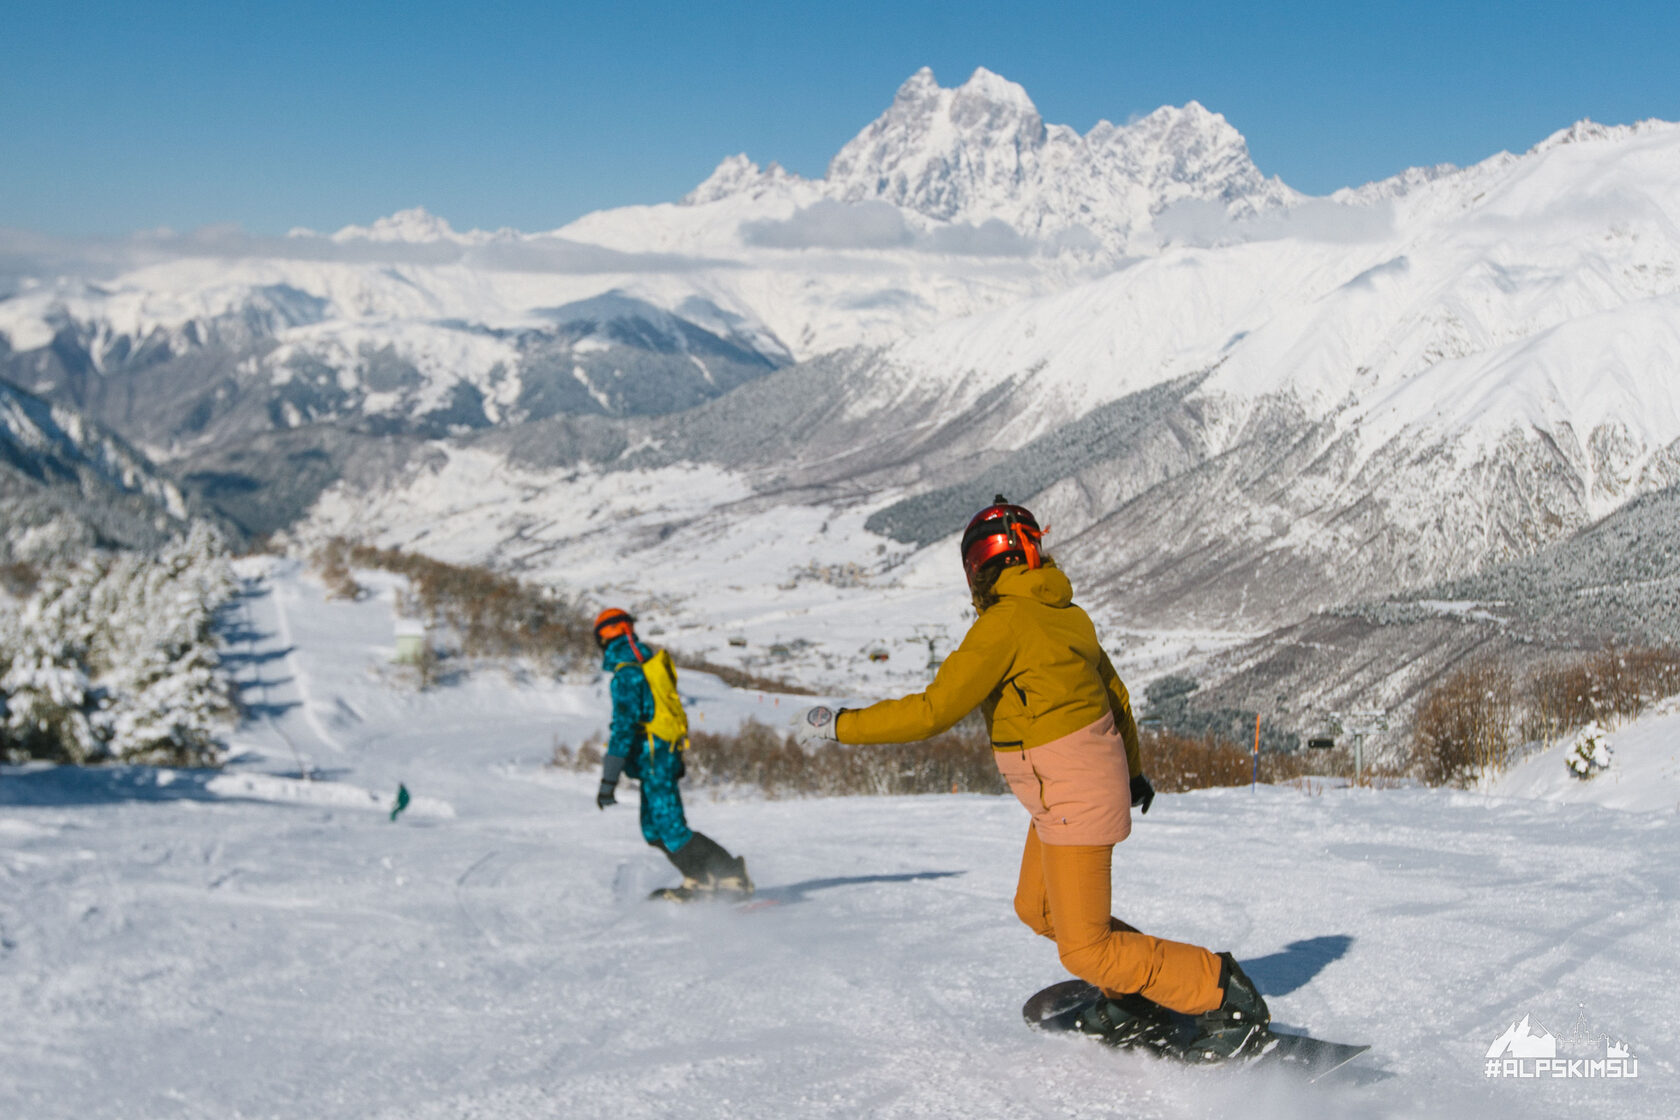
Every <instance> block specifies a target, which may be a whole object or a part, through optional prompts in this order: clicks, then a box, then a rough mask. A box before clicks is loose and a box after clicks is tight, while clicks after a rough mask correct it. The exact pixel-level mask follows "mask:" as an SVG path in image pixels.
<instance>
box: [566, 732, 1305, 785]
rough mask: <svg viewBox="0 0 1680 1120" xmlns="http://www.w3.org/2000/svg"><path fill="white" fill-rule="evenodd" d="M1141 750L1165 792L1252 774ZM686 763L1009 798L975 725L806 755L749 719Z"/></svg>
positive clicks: (1294, 772)
mask: <svg viewBox="0 0 1680 1120" xmlns="http://www.w3.org/2000/svg"><path fill="white" fill-rule="evenodd" d="M1143 753H1144V771H1145V772H1146V773H1147V774H1148V775H1149V777H1150V780H1151V781H1152V782H1153V783H1154V784H1155V788H1156V789H1157V790H1160V791H1161V792H1163V793H1173V792H1179V791H1182V790H1187V789H1204V788H1207V787H1209V786H1236V785H1247V784H1248V782H1249V778H1250V774H1251V772H1252V760H1251V757H1250V755H1249V753H1248V752H1247V751H1245V750H1243V749H1242V748H1241V747H1238V746H1236V745H1235V744H1232V743H1226V742H1221V741H1219V740H1216V739H1212V738H1207V739H1187V738H1184V737H1182V736H1175V735H1169V734H1160V733H1146V734H1145V736H1144V741H1143ZM1314 761H1315V760H1312V759H1309V758H1306V757H1304V756H1302V755H1289V754H1278V753H1275V752H1265V753H1262V754H1261V756H1260V778H1261V780H1262V781H1265V782H1286V781H1291V780H1293V779H1296V778H1299V777H1301V776H1303V775H1305V774H1307V773H1309V772H1310V770H1311V765H1312V763H1313V762H1314ZM600 763H601V752H600V749H599V747H598V746H596V745H595V744H593V743H584V744H583V745H581V746H580V747H578V748H577V750H575V751H574V750H572V749H570V748H568V747H565V746H562V745H556V747H555V751H554V759H553V762H552V765H555V766H559V767H561V768H563V769H569V770H582V771H588V770H593V769H595V768H597V767H598V766H599V765H600ZM684 763H685V765H686V766H687V769H688V776H687V781H688V782H689V783H690V784H691V785H698V786H729V785H741V786H750V787H753V788H756V789H760V790H763V791H764V793H765V794H766V795H768V796H770V797H841V796H848V795H872V796H891V795H898V794H918V793H986V794H1003V793H1008V792H1009V786H1008V783H1006V782H1005V781H1004V780H1003V776H1002V775H1001V774H999V773H998V769H997V764H996V763H995V762H994V761H993V760H992V744H991V740H990V738H989V737H988V736H987V734H986V730H985V727H984V725H983V724H981V723H980V722H979V721H978V720H971V721H966V722H965V723H964V724H959V725H958V726H957V727H956V728H954V729H952V730H951V731H949V732H947V733H946V734H944V735H939V736H936V737H935V738H932V739H925V740H923V741H921V742H918V743H893V744H856V745H842V744H839V743H822V744H819V745H817V746H816V747H813V748H809V749H807V748H804V747H801V746H800V745H799V744H798V743H797V742H795V741H794V739H793V737H792V736H790V735H786V734H783V733H782V732H781V731H779V730H777V729H776V728H772V727H767V726H765V725H764V724H762V723H758V722H756V721H748V722H747V723H745V724H743V725H742V726H741V727H740V728H739V729H738V730H736V731H734V732H730V733H725V734H719V733H714V732H707V731H699V732H694V733H693V734H692V736H691V745H690V747H689V749H688V751H686V752H685V754H684Z"/></svg>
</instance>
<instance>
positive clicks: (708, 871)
mask: <svg viewBox="0 0 1680 1120" xmlns="http://www.w3.org/2000/svg"><path fill="white" fill-rule="evenodd" d="M634 627H635V619H633V618H631V617H630V615H629V614H628V613H627V612H625V611H622V610H619V609H617V608H611V609H608V610H604V611H602V612H601V613H600V615H599V616H598V617H597V618H596V619H595V640H596V643H597V644H598V645H600V647H601V651H602V653H601V668H602V669H603V670H605V671H606V672H608V673H611V674H612V703H613V714H612V734H611V736H610V737H609V738H608V741H607V753H606V757H605V758H603V759H602V760H601V788H600V791H599V792H598V793H597V794H596V795H595V804H596V806H597V807H599V808H601V809H605V808H606V807H607V806H608V805H616V804H617V803H618V799H617V798H616V797H614V796H613V793H614V791H615V790H616V789H617V787H618V779H619V776H620V775H621V774H622V775H624V776H627V777H630V778H633V779H635V780H636V781H639V782H640V783H641V785H642V838H643V839H645V840H646V841H647V842H648V844H650V845H651V846H653V847H655V848H658V849H660V850H661V851H663V852H664V853H665V856H666V858H667V859H669V860H670V861H671V862H672V863H673V864H675V865H676V868H677V870H678V871H680V872H682V877H683V882H682V886H681V887H677V888H675V889H672V890H665V891H655V892H654V893H655V894H656V895H665V896H669V897H674V898H689V897H692V896H693V895H695V894H697V893H701V892H705V891H725V892H733V893H736V894H750V893H752V889H753V885H752V880H751V879H750V878H748V876H747V861H746V860H745V859H744V858H743V857H741V856H731V855H730V854H729V853H728V852H727V851H725V850H724V848H723V846H722V845H720V844H718V843H717V842H716V841H715V840H713V839H712V838H711V837H709V836H707V835H706V834H705V833H703V832H696V831H694V830H693V829H691V828H689V827H688V819H687V817H686V815H685V814H684V813H683V804H682V792H681V791H680V790H679V789H678V788H677V783H678V782H679V781H680V780H681V778H682V776H683V771H684V767H683V761H682V752H681V751H680V750H678V749H677V744H674V743H669V742H666V741H665V740H664V739H661V738H659V737H658V736H657V735H654V734H653V733H652V732H650V731H649V730H648V729H647V725H648V724H649V723H650V722H652V720H653V718H654V700H653V690H652V689H651V688H649V687H648V682H647V676H646V674H645V673H644V672H643V671H642V665H643V663H644V662H646V661H648V660H649V659H650V658H652V657H653V654H654V651H653V650H650V649H649V648H648V647H647V646H645V645H643V644H642V643H641V642H640V641H638V640H637V638H636V632H635V628H634Z"/></svg>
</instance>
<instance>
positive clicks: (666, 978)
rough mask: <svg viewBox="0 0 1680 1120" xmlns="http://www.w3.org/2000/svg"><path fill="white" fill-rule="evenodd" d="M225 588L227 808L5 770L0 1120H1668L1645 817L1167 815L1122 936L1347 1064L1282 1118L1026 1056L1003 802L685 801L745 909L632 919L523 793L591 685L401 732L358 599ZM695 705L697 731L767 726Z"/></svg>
mask: <svg viewBox="0 0 1680 1120" xmlns="http://www.w3.org/2000/svg"><path fill="white" fill-rule="evenodd" d="M246 574H247V575H249V576H251V577H252V578H253V579H254V581H255V582H254V584H253V587H252V591H253V594H252V595H250V596H249V597H248V598H247V599H246V600H245V608H244V609H245V610H246V611H247V612H248V613H246V614H245V616H244V617H243V619H241V625H240V626H238V627H237V628H236V629H235V630H234V631H233V637H234V639H235V641H234V644H233V646H232V647H231V649H230V654H231V655H232V656H233V658H234V659H235V660H234V663H235V666H236V668H237V669H238V671H239V673H240V674H241V676H242V678H243V679H244V680H245V681H246V682H247V686H246V691H245V699H246V701H247V703H248V704H249V705H251V707H252V711H253V719H252V721H251V722H249V723H247V724H246V725H245V726H244V727H242V728H241V729H240V730H239V732H238V733H237V735H236V736H235V741H234V745H235V748H236V750H235V757H234V759H233V761H232V762H231V764H230V765H229V767H228V769H227V771H226V773H225V774H223V775H221V776H216V777H212V776H209V775H205V774H197V773H191V772H170V771H162V772H159V773H157V774H155V775H154V774H152V773H151V772H149V771H143V770H105V771H85V772H77V771H70V770H53V769H42V768H7V769H4V770H0V1023H4V1024H5V1029H4V1030H3V1031H0V1069H3V1070H4V1071H5V1076H4V1077H0V1115H4V1116H7V1117H18V1118H22V1120H52V1118H57V1117H66V1118H69V1117H74V1118H76V1120H97V1118H103V1117H125V1118H135V1117H141V1118H147V1117H160V1118H161V1117H200V1116H202V1117H232V1116H265V1117H270V1116H272V1117H308V1118H329V1117H354V1118H357V1120H365V1118H383V1117H390V1118H397V1117H401V1118H404V1120H411V1118H423V1117H475V1118H490V1117H494V1118H511V1117H521V1118H530V1117H565V1118H568V1120H581V1118H588V1117H603V1118H606V1117H612V1118H619V1117H627V1118H631V1120H639V1118H643V1117H647V1118H652V1117H677V1118H700V1117H721V1116H730V1117H736V1116H741V1117H766V1118H769V1117H777V1118H779V1117H788V1116H801V1117H856V1116H872V1117H947V1116H949V1117H957V1116H1004V1115H1008V1116H1012V1117H1023V1118H1031V1117H1046V1118H1048V1117H1065V1116H1079V1117H1126V1118H1138V1117H1155V1116H1162V1117H1199V1116H1211V1115H1223V1114H1241V1115H1244V1116H1250V1117H1262V1118H1270V1117H1277V1118H1282V1117H1296V1116H1319V1115H1322V1116H1357V1117H1400V1116H1405V1117H1441V1116H1449V1117H1472V1116H1474V1117H1492V1116H1525V1117H1527V1116H1539V1117H1550V1116H1557V1117H1562V1116H1570V1117H1592V1116H1600V1117H1617V1118H1622V1117H1666V1116H1670V1115H1672V1113H1673V1098H1674V1094H1673V1085H1674V1078H1675V1075H1676V1068H1675V1062H1676V1054H1675V1050H1674V1032H1673V1028H1672V1021H1671V1020H1672V1009H1671V1007H1670V999H1669V995H1668V992H1667V987H1666V985H1664V984H1663V983H1661V978H1662V977H1664V976H1666V975H1669V974H1671V973H1672V968H1673V961H1674V956H1673V933H1674V930H1675V929H1676V923H1677V918H1680V903H1677V897H1680V844H1677V843H1676V840H1677V839H1680V837H1677V835H1676V832H1677V829H1680V819H1677V817H1676V814H1675V813H1674V811H1672V809H1669V808H1667V807H1664V808H1663V809H1662V811H1654V812H1646V813H1634V812H1623V811H1615V810H1611V809H1607V808H1603V807H1601V806H1597V805H1591V804H1581V803H1547V802H1541V801H1531V800H1517V799H1501V798H1492V797H1487V796H1483V795H1474V794H1454V793H1445V792H1439V791H1428V790H1394V791H1371V790H1359V791H1350V790H1347V789H1338V788H1329V787H1327V786H1323V785H1320V784H1317V783H1314V784H1312V785H1310V786H1309V787H1308V788H1304V789H1296V788H1277V789H1270V788H1268V789H1263V790H1260V791H1259V792H1258V793H1254V792H1251V791H1250V790H1248V789H1233V790H1221V791H1210V792H1203V793H1197V794H1191V795H1182V796H1163V797H1161V798H1159V799H1158V800H1157V802H1156V805H1155V808H1154V810H1153V811H1152V812H1151V813H1150V814H1149V816H1148V817H1145V818H1140V821H1139V825H1138V827H1137V829H1136V831H1135V832H1134V834H1133V836H1132V838H1131V839H1130V840H1128V841H1127V842H1126V843H1125V844H1124V845H1123V846H1122V847H1121V848H1120V849H1119V851H1118V853H1117V861H1116V873H1115V892H1116V904H1115V907H1116V911H1117V912H1118V913H1120V914H1122V915H1124V916H1125V917H1127V918H1128V919H1129V920H1131V921H1132V922H1134V923H1136V924H1138V925H1139V926H1141V927H1143V928H1145V929H1148V930H1152V931H1156V932H1158V933H1161V934H1164V935H1168V936H1173V937H1178V938H1184V939H1189V940H1193V941H1200V942H1205V943H1208V944H1210V945H1213V946H1215V947H1219V948H1230V949H1232V950H1234V951H1235V952H1236V953H1237V954H1238V956H1239V957H1241V958H1242V959H1243V960H1244V961H1245V962H1246V967H1247V968H1248V970H1249V971H1250V972H1251V974H1252V975H1253V976H1254V977H1255V978H1256V980H1257V981H1258V982H1259V983H1260V985H1261V987H1262V988H1263V989H1264V991H1265V992H1266V994H1267V996H1268V999H1269V1000H1270V1002H1271V1006H1272V1008H1273V1011H1274V1014H1275V1016H1276V1018H1277V1020H1278V1021H1279V1022H1280V1023H1281V1024H1284V1025H1287V1026H1293V1027H1297V1028H1302V1029H1308V1030H1311V1031H1314V1032H1316V1033H1319V1034H1321V1035H1323V1036H1325V1037H1330V1038H1337V1039H1347V1040H1358V1041H1370V1042H1372V1043H1374V1044H1375V1047H1374V1049H1373V1051H1372V1052H1371V1053H1370V1054H1369V1055H1367V1056H1366V1057H1364V1058H1362V1059H1360V1061H1359V1062H1358V1063H1356V1066H1355V1067H1354V1068H1353V1069H1351V1070H1350V1071H1349V1075H1348V1076H1347V1077H1345V1078H1343V1079H1341V1080H1340V1081H1339V1082H1338V1083H1336V1084H1333V1085H1320V1086H1317V1087H1312V1088H1307V1087H1303V1086H1301V1085H1298V1084H1292V1083H1290V1082H1287V1081H1283V1080H1269V1079H1266V1078H1261V1077H1256V1076H1246V1075H1244V1074H1242V1073H1240V1072H1233V1071H1222V1070H1187V1069H1181V1068H1176V1067H1166V1066H1160V1065H1157V1064H1154V1063H1152V1062H1151V1061H1149V1060H1147V1059H1143V1058H1137V1057H1130V1056H1123V1055H1117V1054H1114V1053H1111V1052H1108V1051H1105V1050H1102V1049H1101V1048H1099V1047H1096V1046H1092V1045H1088V1044H1083V1043H1081V1042H1077V1041H1070V1040H1068V1039H1065V1038H1051V1037H1043V1036H1036V1035H1033V1034H1031V1033H1029V1032H1028V1031H1027V1030H1026V1028H1025V1027H1024V1026H1023V1025H1022V1024H1021V1022H1020V1020H1019V1017H1018V1008H1019V1005H1020V1003H1021V1001H1022V1000H1023V999H1024V998H1025V997H1026V996H1027V995H1029V994H1030V993H1031V992H1032V991H1034V990H1035V989H1036V988H1038V987H1040V986H1042V985H1044V984H1046V983H1049V982H1051V981H1054V980H1056V979H1059V978H1060V977H1061V976H1062V975H1063V974H1062V972H1061V970H1060V969H1059V967H1058V965H1057V962H1056V959H1055V953H1054V950H1053V948H1052V947H1051V946H1050V945H1049V944H1048V943H1045V942H1042V941H1039V940H1037V939H1035V938H1033V937H1032V936H1031V935H1030V934H1028V933H1027V932H1026V930H1025V929H1024V928H1023V927H1021V926H1020V925H1019V923H1018V922H1017V921H1016V920H1015V918H1014V916H1013V914H1012V912H1011V909H1010V903H1009V899H1010V896H1011V893H1012V890H1013V884H1014V873H1015V867H1016V861H1017V859H1018V855H1019V845H1020V842H1021V839H1022V837H1023V835H1024V831H1025V828H1026V819H1025V815H1024V814H1023V813H1022V812H1021V810H1020V809H1019V807H1018V806H1017V805H1016V804H1015V803H1014V802H1013V801H1011V800H1008V799H1003V798H995V799H994V798H986V797H974V796H947V797H917V798H897V799H877V798H850V799H836V800H816V801H791V802H777V801H765V800H762V799H759V798H756V797H752V796H732V797H729V798H726V799H722V800H711V799H708V798H705V797H699V798H693V799H691V817H692V820H693V821H694V823H695V824H696V825H698V826H699V827H700V828H702V829H704V830H706V831H707V832H709V833H711V834H712V835H714V836H715V837H716V838H717V839H719V840H720V841H722V842H723V843H725V844H727V845H729V846H730V847H732V848H738V849H740V850H742V851H744V852H745V853H746V854H747V856H748V859H749V861H750V864H751V867H752V870H753V872H754V875H755V876H756V878H757V879H758V882H759V884H760V888H761V890H760V894H759V898H760V899H761V900H763V901H765V902H769V903H772V905H769V906H765V907H762V908H760V909H756V910H752V911H747V912H743V911H738V910H734V909H728V908H684V909H676V908H666V907H661V906H658V905H654V904H650V903H647V902H645V901H643V898H642V896H643V895H644V894H645V892H646V891H647V890H648V889H649V888H651V887H653V886H656V885H660V884H663V883H666V882H668V881H670V879H671V877H672V876H671V872H670V870H669V868H668V867H667V866H666V865H665V863H664V861H663V860H662V859H661V858H660V857H658V856H657V855H656V854H655V853H654V852H652V851H651V850H650V849H648V848H647V847H646V846H644V845H643V844H642V842H641V839H640V837H639V835H638V834H637V831H636V825H635V819H634V813H635V811H634V807H633V802H634V793H633V791H630V790H625V791H624V792H627V793H629V794H630V797H629V800H630V801H631V802H632V804H631V805H629V806H625V805H621V806H618V807H615V808H613V809H611V810H609V811H606V812H598V811H597V810H596V809H595V807H594V805H593V801H592V794H593V790H594V784H595V783H594V779H593V777H591V776H589V775H574V774H570V773H560V772H556V771H553V770H549V769H546V768H545V767H544V766H543V762H544V760H545V759H546V758H547V756H548V754H549V752H550V750H551V748H552V745H553V742H554V740H555V738H556V737H559V738H560V739H563V740H571V741H576V740H577V739H580V738H581V737H583V736H584V735H587V734H590V733H591V732H594V731H597V730H599V729H600V728H601V727H602V726H603V724H604V722H605V719H606V706H605V705H606V698H605V693H604V690H603V689H602V687H601V684H600V682H599V681H597V680H584V679H581V678H580V679H579V680H577V681H567V682H549V681H542V680H534V679H523V678H518V677H510V676H508V675H505V674H502V673H500V672H496V671H488V672H483V673H479V674H475V675H473V676H471V677H469V678H467V679H465V680H463V681H459V682H457V683H454V684H451V685H448V686H446V687H443V688H440V689H438V690H436V691H434V692H431V693H428V694H425V695H417V694H414V693H413V692H411V691H407V690H406V689H404V688H402V687H400V686H399V685H397V684H396V683H395V682H393V681H392V680H391V679H390V678H389V676H388V671H387V670H386V669H385V668H383V667H382V666H383V665H384V662H385V661H386V660H387V659H388V658H389V656H390V652H391V650H390V644H391V615H390V599H389V585H388V584H387V585H384V586H383V589H382V591H381V594H380V595H379V596H376V597H373V598H370V599H368V600H365V601H362V602H359V603H354V604H349V603H326V602H323V601H322V599H321V595H320V589H319V588H318V586H316V585H315V584H314V583H312V582H311V581H310V580H309V579H308V578H307V577H305V576H303V575H301V574H299V572H298V571H297V570H296V569H295V568H292V567H287V566H285V565H281V566H279V567H277V568H274V569H271V570H269V571H268V572H267V573H266V574H264V573H263V572H262V571H260V570H258V571H253V570H250V569H247V572H246ZM377 586H379V585H378V584H376V587H377ZM696 676H697V675H686V676H685V678H684V681H685V686H686V687H689V688H692V689H693V692H694V695H695V704H694V705H693V707H694V709H695V711H696V712H704V713H705V714H706V716H707V719H708V722H709V723H710V724H711V725H712V726H726V725H727V724H728V722H729V721H731V720H738V719H740V718H743V717H744V716H746V715H748V714H756V713H757V712H760V711H765V710H767V701H766V700H765V699H761V698H760V697H759V695H758V694H755V693H739V692H734V691H732V690H728V689H724V688H722V687H720V686H718V685H717V684H716V683H715V682H712V681H709V680H707V679H705V678H698V679H695V678H696ZM788 706H789V707H791V706H792V702H791V701H790V702H789V705H788ZM768 710H769V711H771V712H783V711H785V709H784V708H782V707H781V706H779V705H774V704H773V703H771V704H769V706H768ZM1663 718H1671V717H1663ZM300 758H301V760H302V761H303V763H304V764H305V765H306V766H307V767H309V768H311V769H313V770H314V771H315V772H316V773H317V775H318V777H319V780H317V781H314V782H308V783H306V782H302V781H299V780H297V770H298V761H299V759H300ZM1559 768H1560V769H1561V764H1560V766H1559ZM1666 780H1668V781H1670V782H1672V781H1673V777H1672V775H1670V776H1669V777H1668V778H1667V779H1666ZM398 781H403V782H405V783H406V784H407V785H408V787H409V788H410V789H411V790H412V791H413V793H414V794H415V797H416V800H415V803H414V805H413V806H412V807H411V808H410V809H409V811H408V813H407V814H406V815H404V816H403V817H402V818H401V819H400V820H399V821H398V822H397V823H395V824H393V823H391V822H389V821H388V820H387V819H386V816H385V809H386V806H387V805H388V804H389V798H390V795H391V794H392V793H393V792H394V791H395V788H396V784H397V782H398ZM1524 1016H1530V1017H1532V1019H1533V1021H1535V1022H1538V1023H1541V1024H1543V1025H1545V1026H1546V1027H1547V1028H1549V1029H1550V1030H1551V1031H1552V1032H1553V1033H1554V1034H1555V1035H1556V1036H1557V1037H1558V1039H1559V1040H1560V1043H1559V1045H1560V1047H1562V1048H1563V1049H1560V1053H1563V1052H1565V1051H1566V1050H1568V1049H1569V1048H1570V1047H1574V1048H1575V1049H1576V1050H1579V1052H1580V1053H1581V1054H1583V1055H1587V1056H1598V1057H1602V1056H1603V1042H1602V1039H1601V1038H1600V1036H1601V1035H1609V1036H1612V1037H1614V1038H1616V1039H1618V1040H1625V1041H1626V1042H1627V1044H1628V1045H1629V1047H1630V1050H1631V1053H1632V1054H1633V1056H1634V1057H1635V1058H1636V1059H1637V1060H1638V1077H1637V1079H1634V1080H1626V1081H1605V1080H1593V1079H1584V1078H1583V1079H1559V1080H1545V1081H1535V1080H1527V1081H1508V1080H1502V1079H1489V1078H1487V1077H1485V1076H1484V1063H1485V1057H1484V1055H1485V1053H1486V1051H1487V1048H1488V1046H1489V1045H1490V1043H1492V1042H1493V1040H1494V1039H1496V1038H1498V1037H1499V1036H1500V1035H1501V1034H1502V1033H1504V1032H1505V1031H1506V1030H1507V1028H1508V1027H1510V1026H1511V1025H1512V1024H1513V1023H1515V1022H1517V1021H1518V1020H1520V1019H1521V1018H1523V1017H1524ZM1569 1052H1571V1053H1573V1052H1574V1051H1573V1050H1570V1051H1569Z"/></svg>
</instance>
